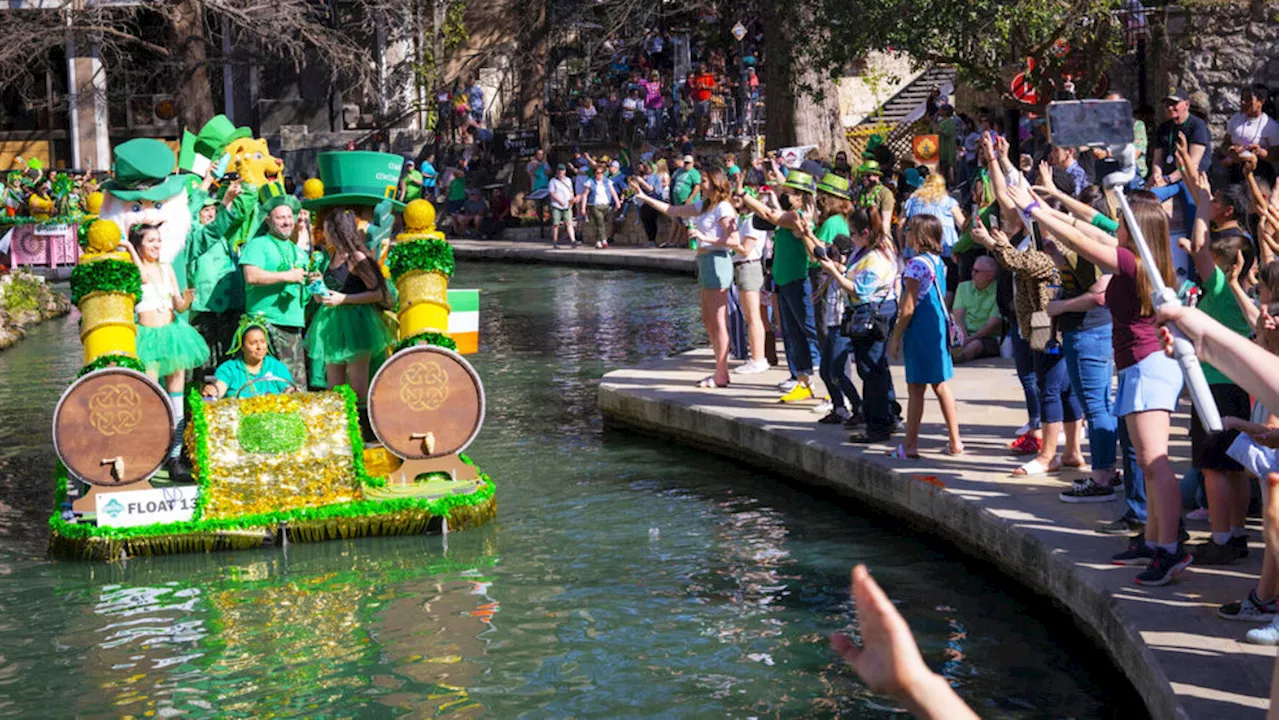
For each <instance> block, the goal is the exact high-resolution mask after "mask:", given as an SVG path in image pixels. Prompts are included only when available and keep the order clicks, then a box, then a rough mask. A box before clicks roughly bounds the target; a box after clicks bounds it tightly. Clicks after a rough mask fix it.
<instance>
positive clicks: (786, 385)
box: [778, 378, 800, 393]
mask: <svg viewBox="0 0 1280 720" xmlns="http://www.w3.org/2000/svg"><path fill="white" fill-rule="evenodd" d="M799 384H800V382H799V381H798V380H796V379H795V378H788V379H786V380H783V381H782V382H780V383H778V389H779V390H781V391H782V392H784V393H786V392H791V391H792V390H795V389H796V386H797V385H799Z"/></svg>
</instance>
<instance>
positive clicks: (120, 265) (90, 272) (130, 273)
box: [71, 260, 142, 305]
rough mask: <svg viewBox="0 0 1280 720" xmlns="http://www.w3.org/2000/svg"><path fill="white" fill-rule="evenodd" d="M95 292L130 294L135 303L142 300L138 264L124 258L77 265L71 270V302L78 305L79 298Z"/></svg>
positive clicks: (140, 274)
mask: <svg viewBox="0 0 1280 720" xmlns="http://www.w3.org/2000/svg"><path fill="white" fill-rule="evenodd" d="M95 292H118V293H124V294H125V295H132V296H133V301H134V302H135V303H138V302H142V273H140V272H138V266H136V265H134V264H133V263H131V262H125V261H124V260H98V261H96V262H91V263H85V264H83V265H77V266H76V267H75V269H74V270H72V271H71V302H72V303H74V304H76V305H79V304H80V299H81V298H83V297H84V296H85V295H88V294H90V293H95Z"/></svg>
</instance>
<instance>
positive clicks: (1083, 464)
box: [1049, 459, 1091, 472]
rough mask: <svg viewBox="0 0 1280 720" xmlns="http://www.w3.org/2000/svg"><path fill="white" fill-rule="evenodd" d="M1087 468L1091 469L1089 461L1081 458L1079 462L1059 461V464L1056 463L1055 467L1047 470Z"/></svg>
mask: <svg viewBox="0 0 1280 720" xmlns="http://www.w3.org/2000/svg"><path fill="white" fill-rule="evenodd" d="M1089 469H1091V468H1090V467H1089V463H1087V462H1085V461H1084V460H1083V459H1082V460H1081V461H1080V462H1078V463H1059V464H1058V467H1057V468H1056V469H1053V470H1050V471H1049V472H1058V471H1061V470H1077V471H1084V470H1089Z"/></svg>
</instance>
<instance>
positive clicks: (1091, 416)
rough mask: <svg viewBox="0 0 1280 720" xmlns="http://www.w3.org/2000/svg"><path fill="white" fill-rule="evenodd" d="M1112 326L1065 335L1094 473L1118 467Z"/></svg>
mask: <svg viewBox="0 0 1280 720" xmlns="http://www.w3.org/2000/svg"><path fill="white" fill-rule="evenodd" d="M1113 352H1114V351H1113V349H1112V347H1111V325H1110V324H1107V325H1103V326H1101V327H1096V328H1091V329H1088V330H1068V331H1065V332H1063V333H1062V354H1063V357H1064V358H1065V359H1066V363H1065V364H1066V366H1067V375H1068V377H1069V378H1070V380H1071V389H1072V390H1073V391H1074V392H1075V394H1076V399H1077V400H1079V401H1080V403H1081V404H1082V405H1083V406H1084V416H1085V419H1086V420H1088V429H1089V460H1090V462H1091V464H1092V467H1093V469H1094V470H1110V469H1111V468H1113V467H1115V464H1116V416H1115V415H1112V414H1111V378H1112V374H1113V371H1114V365H1115V363H1113V362H1112V356H1113Z"/></svg>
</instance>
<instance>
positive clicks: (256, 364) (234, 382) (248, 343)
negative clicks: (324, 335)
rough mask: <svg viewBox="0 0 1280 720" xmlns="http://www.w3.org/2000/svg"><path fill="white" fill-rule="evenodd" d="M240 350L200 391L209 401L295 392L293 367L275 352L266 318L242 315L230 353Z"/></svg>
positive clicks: (219, 367)
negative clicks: (283, 361) (272, 350)
mask: <svg viewBox="0 0 1280 720" xmlns="http://www.w3.org/2000/svg"><path fill="white" fill-rule="evenodd" d="M237 351H239V353H240V356H239V357H234V358H232V359H230V360H227V361H226V362H224V363H222V364H221V365H219V366H218V369H217V370H216V371H214V376H213V377H214V380H213V382H208V383H205V385H204V388H203V389H202V390H201V391H200V394H201V395H203V396H204V398H205V399H206V400H217V399H219V398H223V397H228V396H230V397H257V396H259V395H279V394H281V393H287V392H292V391H293V389H294V382H293V375H291V374H290V373H289V367H288V366H287V365H285V364H284V363H282V362H280V361H279V360H277V359H276V358H275V357H274V356H272V355H271V341H270V340H268V339H267V319H266V318H265V317H262V316H261V315H257V316H253V317H250V316H248V315H245V316H244V317H242V318H240V327H239V329H237V330H236V335H235V340H234V341H233V342H232V343H231V350H230V351H229V352H228V353H227V354H228V355H232V354H234V353H236V352H237ZM242 391H243V392H242Z"/></svg>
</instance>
